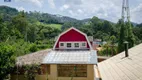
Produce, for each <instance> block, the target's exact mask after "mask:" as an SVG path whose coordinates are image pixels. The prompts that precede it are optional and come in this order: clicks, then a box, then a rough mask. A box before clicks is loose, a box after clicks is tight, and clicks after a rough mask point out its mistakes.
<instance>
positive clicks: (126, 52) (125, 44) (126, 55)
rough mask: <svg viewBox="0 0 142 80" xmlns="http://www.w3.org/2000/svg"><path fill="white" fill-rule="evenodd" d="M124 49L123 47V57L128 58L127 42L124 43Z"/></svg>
mask: <svg viewBox="0 0 142 80" xmlns="http://www.w3.org/2000/svg"><path fill="white" fill-rule="evenodd" d="M124 47H125V57H129V53H128V42H127V41H125V42H124Z"/></svg>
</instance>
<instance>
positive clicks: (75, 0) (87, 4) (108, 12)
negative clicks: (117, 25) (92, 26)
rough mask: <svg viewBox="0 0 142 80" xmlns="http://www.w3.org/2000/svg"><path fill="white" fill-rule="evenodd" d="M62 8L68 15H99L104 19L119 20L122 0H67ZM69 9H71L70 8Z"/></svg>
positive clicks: (82, 16)
mask: <svg viewBox="0 0 142 80" xmlns="http://www.w3.org/2000/svg"><path fill="white" fill-rule="evenodd" d="M63 4H68V5H69V7H68V6H67V5H63V6H61V8H60V10H61V11H63V10H64V12H63V13H65V14H67V12H68V13H69V14H67V16H70V15H71V17H74V18H78V19H84V18H89V17H90V18H91V17H92V16H97V17H99V18H102V19H107V20H110V21H113V22H117V21H118V19H120V18H121V8H122V7H121V5H122V3H121V0H113V1H112V0H65V2H63ZM68 9H69V10H68Z"/></svg>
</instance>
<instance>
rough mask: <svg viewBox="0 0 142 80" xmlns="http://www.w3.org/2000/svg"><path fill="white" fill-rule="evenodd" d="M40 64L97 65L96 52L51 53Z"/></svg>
mask: <svg viewBox="0 0 142 80" xmlns="http://www.w3.org/2000/svg"><path fill="white" fill-rule="evenodd" d="M42 64H97V54H96V51H94V50H92V51H51V52H50V53H48V54H47V56H46V57H45V58H44V60H43V62H42Z"/></svg>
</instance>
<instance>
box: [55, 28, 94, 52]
mask: <svg viewBox="0 0 142 80" xmlns="http://www.w3.org/2000/svg"><path fill="white" fill-rule="evenodd" d="M91 48H92V47H91V44H90V41H89V40H88V38H87V35H86V34H84V33H83V32H81V31H79V30H78V29H76V28H74V27H71V28H70V29H68V30H67V31H65V32H63V33H61V34H60V35H59V37H58V39H57V41H56V43H55V45H54V47H53V50H62V49H64V50H65V49H88V50H90V49H91Z"/></svg>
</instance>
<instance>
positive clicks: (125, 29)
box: [118, 20, 135, 52]
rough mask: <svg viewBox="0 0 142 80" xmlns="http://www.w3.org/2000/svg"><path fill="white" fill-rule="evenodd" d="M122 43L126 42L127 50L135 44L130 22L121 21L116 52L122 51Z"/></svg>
mask: <svg viewBox="0 0 142 80" xmlns="http://www.w3.org/2000/svg"><path fill="white" fill-rule="evenodd" d="M124 41H128V43H129V48H131V47H133V46H134V44H135V38H134V34H133V31H132V26H131V23H130V21H128V22H126V23H125V22H124V21H123V20H122V22H121V28H120V36H119V42H118V52H122V51H124Z"/></svg>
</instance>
